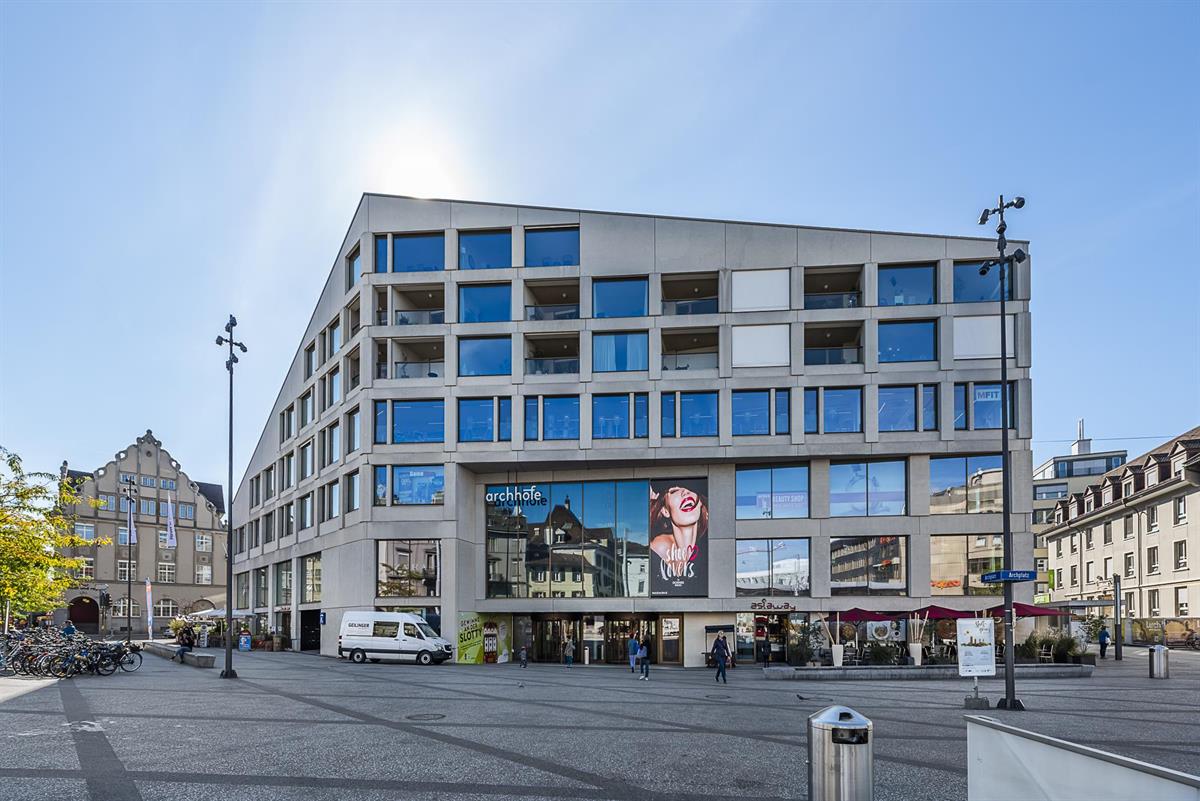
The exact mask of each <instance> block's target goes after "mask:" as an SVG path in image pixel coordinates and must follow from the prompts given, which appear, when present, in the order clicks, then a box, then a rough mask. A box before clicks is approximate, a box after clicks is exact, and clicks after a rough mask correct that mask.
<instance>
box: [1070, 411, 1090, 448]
mask: <svg viewBox="0 0 1200 801" xmlns="http://www.w3.org/2000/svg"><path fill="white" fill-rule="evenodd" d="M1091 452H1092V441H1091V440H1090V439H1087V438H1086V437H1084V436H1083V418H1082V417H1081V418H1079V431H1078V433H1077V434H1076V435H1075V441H1074V442H1072V443H1071V455H1072V456H1082V455H1083V454H1085V453H1091Z"/></svg>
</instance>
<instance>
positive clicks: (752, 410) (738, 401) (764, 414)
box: [732, 389, 771, 437]
mask: <svg viewBox="0 0 1200 801" xmlns="http://www.w3.org/2000/svg"><path fill="white" fill-rule="evenodd" d="M732 401H733V410H732V411H733V435H734V436H735V437H740V436H750V435H756V434H757V435H763V434H770V433H771V393H770V391H769V390H765V389H755V390H738V391H735V392H734V393H733V394H732Z"/></svg>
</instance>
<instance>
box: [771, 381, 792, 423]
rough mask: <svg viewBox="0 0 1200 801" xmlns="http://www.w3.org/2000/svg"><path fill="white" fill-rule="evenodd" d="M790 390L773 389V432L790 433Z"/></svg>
mask: <svg viewBox="0 0 1200 801" xmlns="http://www.w3.org/2000/svg"><path fill="white" fill-rule="evenodd" d="M791 417H792V391H791V390H790V389H777V390H775V433H776V434H789V433H791V429H792V426H791Z"/></svg>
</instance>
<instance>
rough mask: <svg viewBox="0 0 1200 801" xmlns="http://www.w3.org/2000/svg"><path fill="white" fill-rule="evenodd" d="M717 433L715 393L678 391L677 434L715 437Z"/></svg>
mask: <svg viewBox="0 0 1200 801" xmlns="http://www.w3.org/2000/svg"><path fill="white" fill-rule="evenodd" d="M716 435H717V393H715V392H681V393H679V436H681V437H715V436H716Z"/></svg>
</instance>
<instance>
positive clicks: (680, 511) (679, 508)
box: [663, 487, 703, 527]
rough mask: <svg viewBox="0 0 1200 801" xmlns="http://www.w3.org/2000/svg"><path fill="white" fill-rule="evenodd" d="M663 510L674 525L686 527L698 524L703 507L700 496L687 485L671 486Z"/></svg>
mask: <svg viewBox="0 0 1200 801" xmlns="http://www.w3.org/2000/svg"><path fill="white" fill-rule="evenodd" d="M663 511H664V512H665V513H666V515H667V517H669V518H671V522H672V523H673V524H674V525H676V526H679V527H685V526H694V525H696V521H698V520H699V519H700V513H701V512H702V511H703V507H702V506H701V504H700V496H699V495H697V494H696V493H694V492H692V491H691V490H690V489H688V488H687V487H671V488H670V489H669V490H667V495H666V498H665V500H664V506H663Z"/></svg>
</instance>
